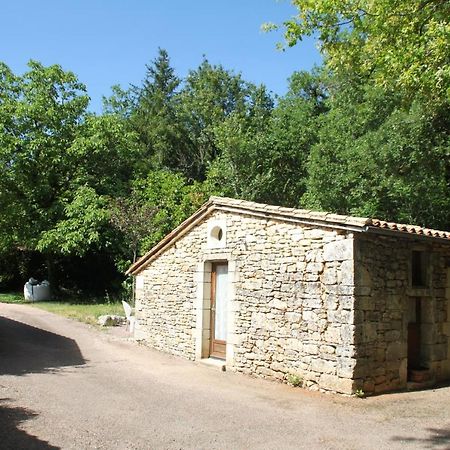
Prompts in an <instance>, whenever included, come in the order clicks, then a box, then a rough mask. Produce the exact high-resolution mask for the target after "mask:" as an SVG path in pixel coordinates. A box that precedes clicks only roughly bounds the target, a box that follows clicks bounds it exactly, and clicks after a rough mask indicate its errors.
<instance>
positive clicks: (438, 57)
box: [283, 0, 450, 103]
mask: <svg viewBox="0 0 450 450" xmlns="http://www.w3.org/2000/svg"><path fill="white" fill-rule="evenodd" d="M292 3H293V5H294V6H296V7H297V8H298V14H297V15H296V16H295V17H293V18H291V19H290V20H287V21H286V22H285V23H284V24H283V28H284V31H285V39H286V42H287V44H288V45H289V46H292V45H295V44H296V43H297V42H298V41H299V40H301V39H302V37H304V36H310V35H312V34H316V35H317V36H318V39H319V41H320V44H321V49H322V52H323V53H324V55H325V57H326V62H327V64H328V65H329V67H330V68H331V69H332V70H333V71H335V72H336V73H344V74H348V73H354V74H357V75H358V76H359V77H360V79H361V80H363V82H366V80H368V79H371V80H373V81H374V82H375V83H376V85H377V86H381V87H383V88H388V89H389V90H397V91H400V92H401V93H402V95H403V96H404V98H403V100H409V101H411V100H412V99H414V98H416V97H417V94H420V95H421V96H422V97H423V98H426V99H429V100H430V101H432V102H438V103H440V102H441V101H443V100H446V101H448V100H450V88H449V86H450V65H449V64H448V62H449V53H448V48H449V44H450V4H449V2H446V1H440V0H423V1H409V2H408V1H400V2H393V1H391V0H377V1H372V0H361V1H358V2H355V1H352V0H344V1H343V0H314V1H311V0H292Z"/></svg>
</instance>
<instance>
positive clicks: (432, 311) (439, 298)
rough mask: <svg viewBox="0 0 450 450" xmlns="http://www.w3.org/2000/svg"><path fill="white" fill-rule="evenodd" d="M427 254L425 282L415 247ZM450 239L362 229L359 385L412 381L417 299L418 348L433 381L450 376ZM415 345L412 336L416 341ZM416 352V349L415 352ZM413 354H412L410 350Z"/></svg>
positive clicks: (379, 387)
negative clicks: (416, 274) (417, 280)
mask: <svg viewBox="0 0 450 450" xmlns="http://www.w3.org/2000/svg"><path fill="white" fill-rule="evenodd" d="M413 251H416V252H420V253H421V254H423V255H424V258H423V284H424V285H423V286H415V285H414V283H413V280H412V271H413V270H412V258H413V257H412V253H413ZM449 259H450V245H448V244H444V243H441V244H440V243H438V242H434V241H433V240H431V239H422V240H413V239H409V238H394V237H390V236H388V235H385V236H382V235H374V234H367V235H358V236H357V238H356V240H355V284H356V285H357V288H356V289H355V325H356V330H355V339H356V343H357V347H358V350H357V353H358V363H357V366H356V367H355V379H356V386H357V387H358V388H360V389H363V390H364V391H365V392H366V393H374V392H375V393H376V392H383V391H391V390H396V389H404V388H405V387H406V386H407V383H408V365H410V362H411V361H408V334H409V333H410V332H409V331H408V328H409V326H410V323H411V322H413V321H414V316H415V315H416V312H417V311H416V309H417V304H419V308H420V313H419V314H420V316H421V323H420V324H419V326H418V330H419V334H420V338H418V339H419V341H420V342H419V344H418V348H419V350H418V351H417V352H415V353H416V355H415V356H416V357H417V358H418V364H419V365H420V366H422V367H423V368H427V369H429V373H428V374H427V376H429V377H430V381H433V380H434V381H439V380H445V379H450V269H449V268H448V265H449ZM409 345H411V342H410V344H409ZM413 353H414V352H413ZM410 356H411V355H410Z"/></svg>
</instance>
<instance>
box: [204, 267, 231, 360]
mask: <svg viewBox="0 0 450 450" xmlns="http://www.w3.org/2000/svg"><path fill="white" fill-rule="evenodd" d="M218 266H226V267H227V299H226V301H227V306H229V298H228V284H229V282H228V281H229V280H228V277H229V265H228V261H214V262H212V263H211V294H210V295H211V297H210V299H211V306H210V336H209V356H210V357H212V358H219V359H226V353H227V352H226V348H227V341H226V340H221V339H215V338H214V337H215V336H214V333H215V325H216V308H215V304H216V286H217V267H218ZM225 314H228V310H227V312H226V313H225ZM225 320H226V321H227V320H228V317H225Z"/></svg>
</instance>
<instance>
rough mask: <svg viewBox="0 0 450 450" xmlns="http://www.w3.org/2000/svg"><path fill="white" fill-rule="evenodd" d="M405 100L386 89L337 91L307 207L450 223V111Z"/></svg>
mask: <svg viewBox="0 0 450 450" xmlns="http://www.w3.org/2000/svg"><path fill="white" fill-rule="evenodd" d="M401 105H402V100H401V98H399V97H398V96H396V95H394V94H392V93H391V94H387V93H385V92H384V91H383V90H382V89H379V88H370V87H366V88H365V89H364V90H360V91H359V92H356V93H355V92H354V91H353V90H350V91H349V92H345V91H341V92H339V94H336V95H335V97H334V98H333V102H332V107H331V109H330V111H329V112H328V113H327V114H326V115H323V116H321V122H320V131H319V140H318V143H317V144H316V145H315V146H314V147H313V149H312V152H311V156H310V160H309V179H308V190H307V193H306V194H305V196H304V197H303V203H304V205H305V206H307V207H311V208H315V209H322V210H326V211H335V212H338V213H342V214H353V215H362V216H369V217H380V218H383V219H387V220H392V221H399V222H406V223H418V224H421V225H425V226H429V227H436V228H444V229H447V228H448V226H449V225H450V215H449V211H450V201H449V199H450V192H449V176H448V174H449V161H450V140H449V135H448V129H449V126H450V123H449V121H448V117H449V114H448V113H449V110H448V109H444V110H442V111H440V112H439V114H436V115H433V116H432V115H429V114H428V113H427V109H426V107H425V106H424V105H423V104H422V103H421V102H419V101H418V100H416V101H415V102H414V103H413V104H412V106H411V108H409V109H407V110H405V109H404V108H403V107H402V106H401Z"/></svg>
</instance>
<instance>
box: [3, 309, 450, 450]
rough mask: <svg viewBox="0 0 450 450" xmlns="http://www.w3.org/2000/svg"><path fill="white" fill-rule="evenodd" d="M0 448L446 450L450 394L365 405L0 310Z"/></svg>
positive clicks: (395, 397) (113, 335) (34, 312)
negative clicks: (219, 368)
mask: <svg viewBox="0 0 450 450" xmlns="http://www.w3.org/2000/svg"><path fill="white" fill-rule="evenodd" d="M0 399H1V400H0V448H2V449H9V448H11V449H22V448H24V449H33V448H39V449H54V448H64V449H88V448H100V449H159V448H162V449H184V448H195V449H253V448H261V449H291V448H292V449H294V448H295V449H303V448H305V449H377V450H378V449H397V448H420V449H424V448H434V449H450V388H449V387H445V388H440V389H436V390H429V391H422V392H414V393H399V394H391V395H383V396H378V397H373V398H368V399H364V400H361V399H356V398H343V397H338V396H332V395H325V394H319V393H311V392H306V391H303V390H301V389H298V388H297V389H296V388H291V387H289V386H286V385H282V384H278V383H273V382H268V381H264V380H257V379H253V378H249V377H246V376H243V375H237V374H233V373H229V372H220V371H219V370H217V369H215V368H212V367H208V366H204V365H202V364H199V363H192V362H189V361H184V360H182V359H179V358H175V357H171V356H168V355H165V354H162V353H159V352H156V351H154V350H151V349H148V348H144V347H141V346H139V345H137V344H135V343H134V342H130V341H127V340H126V339H124V333H123V331H117V330H116V331H114V332H102V331H98V330H96V329H93V328H91V327H89V326H87V325H84V324H81V323H77V322H73V321H70V320H68V319H64V318H62V317H59V316H56V315H53V314H50V313H47V312H44V311H40V310H38V309H35V308H33V307H30V306H24V305H6V304H0Z"/></svg>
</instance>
